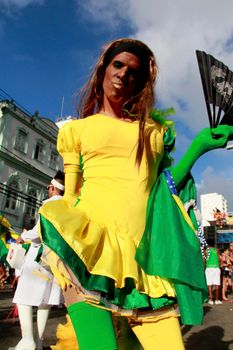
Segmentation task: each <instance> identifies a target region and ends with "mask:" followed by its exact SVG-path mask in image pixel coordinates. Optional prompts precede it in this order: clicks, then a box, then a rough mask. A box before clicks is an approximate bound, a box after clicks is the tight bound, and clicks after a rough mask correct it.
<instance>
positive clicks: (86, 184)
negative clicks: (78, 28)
mask: <svg viewBox="0 0 233 350" xmlns="http://www.w3.org/2000/svg"><path fill="white" fill-rule="evenodd" d="M156 77H157V64H156V60H155V57H154V54H153V52H152V51H151V50H150V49H149V48H148V46H147V45H145V44H144V43H142V42H141V41H138V40H134V39H128V38H123V39H118V40H114V41H113V42H111V43H109V44H108V45H107V46H106V47H105V48H104V50H103V52H102V54H101V56H100V58H99V60H98V62H97V64H96V67H95V69H94V71H93V73H92V75H91V77H90V79H89V81H88V82H87V84H86V86H85V87H84V89H83V90H82V92H83V94H82V98H81V100H80V104H79V109H78V113H79V119H77V120H74V121H71V122H69V123H67V124H65V125H64V127H62V129H61V130H60V131H59V135H58V141H57V147H58V151H59V152H60V154H61V155H62V157H63V160H64V171H65V195H64V197H63V199H62V200H60V201H56V202H54V203H48V204H46V205H44V206H43V207H42V209H41V211H40V214H41V215H40V219H41V223H40V225H41V236H42V239H43V242H44V244H45V245H46V246H47V247H48V250H47V253H46V254H44V256H45V255H46V260H47V262H48V264H49V265H50V266H51V269H52V270H53V273H54V274H55V276H56V278H57V279H58V280H59V282H60V285H61V286H62V288H63V290H64V296H65V301H66V306H67V309H68V312H69V315H70V318H71V321H72V324H73V326H74V329H75V332H76V336H77V340H78V344H79V349H80V350H95V349H99V350H100V349H109V350H110V349H118V344H117V339H116V335H115V330H114V326H113V322H112V313H114V314H115V315H120V316H124V317H126V318H127V320H128V322H129V325H130V326H131V328H132V330H133V332H134V333H135V334H136V336H137V338H138V339H139V342H140V343H141V345H142V347H143V349H146V350H152V349H153V350H154V349H163V350H165V349H166V350H167V349H176V350H181V349H184V345H183V341H182V336H181V331H180V326H179V318H178V317H179V313H178V311H177V308H176V305H177V302H178V304H179V306H180V305H181V310H182V311H181V316H182V314H183V313H184V316H183V317H184V319H185V317H186V316H185V309H187V307H183V305H186V304H184V303H185V302H187V298H182V295H185V296H187V295H190V296H191V294H190V293H191V292H189V291H188V292H187V291H186V289H187V285H189V284H190V288H191V289H192V288H193V289H192V293H193V294H195V296H196V299H195V300H197V299H198V301H197V303H196V304H194V305H195V306H196V305H198V308H199V309H200V308H201V306H200V305H201V303H202V294H203V293H204V290H205V287H206V284H205V277H204V265H203V262H202V258H201V252H200V247H199V244H198V239H197V237H196V229H195V227H194V226H193V224H192V222H191V220H190V218H189V215H188V214H187V213H185V212H184V213H182V215H183V216H182V219H181V220H180V222H181V223H182V225H183V226H182V230H183V231H184V235H183V236H182V233H181V232H183V231H182V230H181V232H180V233H179V236H181V237H182V238H181V240H183V241H185V240H186V239H187V240H192V242H191V244H189V249H190V250H189V251H188V252H187V255H186V258H185V259H186V260H188V262H187V266H189V264H190V261H191V265H195V263H196V266H197V268H196V270H198V276H197V278H196V279H195V278H190V270H189V271H188V273H187V274H185V273H184V274H183V275H184V277H183V275H182V276H181V277H180V281H181V282H180V284H179V283H176V282H177V280H178V281H179V278H176V274H177V275H178V277H179V275H180V272H179V271H175V272H174V271H173V270H176V269H177V266H179V267H180V266H181V265H182V266H183V265H185V264H186V261H182V262H181V263H180V265H177V266H174V265H176V263H173V261H175V260H174V259H173V256H174V255H178V259H180V260H182V259H183V255H182V254H183V251H182V249H180V250H179V247H181V245H182V243H180V242H179V244H178V245H177V247H176V248H175V247H174V251H175V253H174V251H173V250H172V247H171V249H170V248H166V242H165V241H164V242H165V243H164V245H163V244H162V243H161V241H163V239H165V238H163V236H162V232H163V231H164V232H165V233H164V234H165V235H166V234H167V233H166V232H167V231H169V233H168V234H169V237H168V240H167V242H168V246H169V242H173V239H174V238H172V237H175V239H176V236H177V233H176V232H175V228H174V229H172V230H170V228H168V229H167V230H165V228H166V225H168V223H167V219H166V216H164V215H165V214H164V213H165V210H168V212H169V208H165V207H164V206H163V203H162V201H163V197H165V196H168V197H169V199H168V203H170V202H171V201H175V204H172V205H173V206H174V205H176V208H175V211H176V212H177V213H178V212H180V211H182V210H183V207H182V201H180V199H179V193H177V194H172V196H176V199H175V200H173V198H172V197H170V192H169V191H170V189H172V188H173V190H174V188H175V187H177V189H178V190H179V189H181V191H182V188H183V186H184V184H185V182H186V179H187V177H188V173H189V171H190V169H191V167H192V165H193V163H194V162H195V160H196V159H197V158H199V156H200V155H201V154H203V153H205V152H207V151H209V150H211V149H213V148H217V147H224V146H225V145H226V143H227V141H228V139H229V138H232V135H233V128H232V127H229V126H226V125H222V126H219V127H217V128H216V129H214V130H212V132H211V131H210V129H208V128H207V129H204V130H203V131H202V132H201V133H200V134H199V135H198V136H197V137H196V138H195V139H194V141H193V143H192V145H191V147H190V149H189V150H188V151H187V153H186V154H185V156H184V158H183V159H182V160H181V161H180V162H179V163H178V164H177V165H176V167H173V168H172V169H171V168H169V171H168V170H167V172H166V173H162V170H163V169H164V168H165V167H167V166H169V165H170V163H169V156H168V153H169V150H170V149H171V148H172V147H173V146H174V135H173V134H172V132H171V130H170V129H169V128H168V126H167V124H166V123H163V122H161V121H157V120H154V118H153V115H152V114H153V113H152V114H151V110H152V107H153V105H154V102H155V101H154V84H155V81H156ZM213 133H214V134H215V136H216V135H217V137H215V138H214V137H212V135H213ZM203 141H204V142H203ZM165 175H166V179H165ZM164 179H165V180H166V181H170V185H169V186H170V187H168V186H167V184H166V181H165V182H164ZM164 183H165V185H164ZM160 189H161V190H160ZM167 189H168V190H167ZM158 191H160V192H161V191H162V192H161V193H162V194H161V193H160V194H159V193H158V200H157V192H158ZM166 191H168V193H167V192H166ZM159 196H160V197H159ZM181 196H182V193H181ZM174 198H175V197H174ZM148 200H149V201H148ZM156 203H159V207H158V212H159V211H161V210H164V211H163V215H159V216H160V218H159V219H160V220H161V218H162V216H163V220H164V221H163V223H162V224H161V223H160V226H158V227H159V228H157V229H155V230H154V229H151V228H150V227H152V226H150V225H153V224H154V222H157V219H156V211H157V209H156V210H154V209H153V208H154V205H157V204H156ZM168 215H170V213H169V214H168ZM175 215H179V214H175ZM183 218H184V219H183ZM182 220H183V221H182ZM173 225H174V224H173ZM185 225H186V226H185ZM177 227H178V226H177ZM184 227H185V229H184ZM186 227H188V228H187V230H186ZM189 230H190V231H189ZM160 231H161V232H160ZM48 232H49V234H48ZM187 232H188V234H187ZM190 232H191V233H190ZM160 234H161V235H160ZM186 236H188V237H186ZM190 236H191V238H190ZM154 237H155V242H156V240H157V239H158V240H159V242H158V245H157V243H156V244H155V245H154V244H153V240H154ZM183 237H185V238H183ZM170 238H171V239H170ZM159 244H161V247H162V249H159V251H158V246H159ZM164 247H165V248H166V249H170V250H169V254H170V253H171V252H172V254H171V260H170V261H169V260H168V257H169V255H167V253H166V252H165V253H164V252H163V250H164V249H163V248H164ZM166 249H165V250H166ZM179 252H180V253H179ZM156 254H157V255H156ZM160 254H161V258H160ZM164 254H165V256H166V259H164V258H163V256H164ZM180 255H181V258H180V257H179V256H180ZM157 256H158V258H157ZM154 257H156V259H155V264H154ZM191 257H193V259H194V260H195V259H196V260H197V262H196V261H195V262H194V261H192V259H191ZM165 260H166V261H165ZM152 265H153V266H154V267H155V268H154V267H153V266H152ZM170 265H171V266H170ZM157 266H160V270H159V271H158V272H157ZM167 267H168V269H167ZM172 268H173V270H172ZM187 268H188V267H187ZM166 269H167V270H169V269H170V270H172V271H171V273H170V270H169V271H168V272H166V271H165V270H166ZM177 270H179V268H178V269H177ZM160 271H161V272H160ZM187 275H188V277H187V279H186V276H187ZM194 275H195V271H194ZM190 280H191V282H189V281H190ZM185 293H186V294H185ZM187 293H189V294H187ZM193 294H192V295H193ZM185 299H186V301H185ZM179 300H181V302H179ZM191 303H192V302H191ZM199 309H198V310H199ZM183 310H184V312H183ZM190 314H192V312H189V315H188V316H187V318H186V320H187V319H188V317H190V321H189V320H188V321H187V322H188V323H192V320H191V318H192V315H191V316H190ZM199 319H201V317H199ZM199 319H198V320H199ZM194 323H195V322H194Z"/></svg>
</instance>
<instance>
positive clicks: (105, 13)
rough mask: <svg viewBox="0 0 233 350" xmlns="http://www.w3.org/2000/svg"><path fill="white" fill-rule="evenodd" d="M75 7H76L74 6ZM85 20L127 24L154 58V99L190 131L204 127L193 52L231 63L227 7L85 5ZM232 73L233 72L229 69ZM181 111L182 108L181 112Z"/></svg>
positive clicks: (96, 1)
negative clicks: (156, 72)
mask: <svg viewBox="0 0 233 350" xmlns="http://www.w3.org/2000/svg"><path fill="white" fill-rule="evenodd" d="M78 2H79V1H78ZM83 3H84V5H83V6H84V9H86V11H88V16H91V18H90V20H93V19H94V20H96V21H99V22H103V23H104V24H108V26H109V28H111V27H112V26H114V27H115V26H116V24H117V23H119V19H122V20H127V22H128V23H129V24H130V25H131V27H132V28H133V30H134V36H135V37H137V38H138V39H141V40H142V41H144V42H146V43H147V44H148V45H149V46H150V47H151V48H152V50H153V51H154V52H155V54H156V57H157V61H158V64H159V71H160V74H159V80H158V86H157V95H158V97H159V101H160V102H162V103H163V104H164V106H165V107H170V106H172V107H174V108H175V109H176V112H177V116H178V118H179V119H180V120H182V121H183V122H184V123H185V124H186V125H187V126H188V127H189V128H190V130H193V131H197V130H200V128H202V127H203V126H207V125H208V118H207V112H206V109H205V102H204V95H203V92H202V86H201V80H200V75H199V70H198V65H197V60H196V54H195V50H196V49H199V50H203V51H206V52H207V53H211V54H212V55H214V56H215V57H216V58H218V59H219V60H221V61H223V62H224V63H225V64H229V65H232V62H233V45H232V44H231V41H233V21H232V13H233V2H232V0H224V1H223V2H222V3H221V4H220V3H219V1H217V0H205V1H202V0H196V1H187V0H176V1H168V0H167V1H164V0H144V1H135V0H110V1H109V0H102V1H100V0H89V1H88V0H87V1H85V2H83ZM231 68H233V67H231ZM184 107H185V108H184Z"/></svg>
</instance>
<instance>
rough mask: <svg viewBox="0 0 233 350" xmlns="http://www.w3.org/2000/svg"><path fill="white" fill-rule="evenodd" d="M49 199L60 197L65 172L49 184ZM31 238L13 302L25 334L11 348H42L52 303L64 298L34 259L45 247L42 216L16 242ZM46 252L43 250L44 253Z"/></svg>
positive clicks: (56, 284) (52, 280)
mask: <svg viewBox="0 0 233 350" xmlns="http://www.w3.org/2000/svg"><path fill="white" fill-rule="evenodd" d="M47 189H48V199H46V200H44V201H43V205H44V204H45V203H48V202H50V201H55V200H59V199H61V198H62V196H63V194H64V189H65V187H64V173H63V172H60V171H59V172H58V173H57V174H56V175H55V176H54V178H53V179H52V181H51V183H50V184H49V185H48V186H47ZM24 242H31V244H30V248H29V250H28V252H27V254H26V258H25V261H24V264H23V266H22V269H21V273H20V277H19V281H18V284H17V288H16V290H15V294H14V297H13V303H15V304H17V308H18V313H19V320H20V327H21V333H22V338H21V340H20V341H19V342H18V344H17V345H16V346H15V347H10V348H9V350H35V349H37V350H42V349H43V346H42V342H43V334H44V331H45V328H46V323H47V320H48V317H49V311H50V308H51V306H52V305H59V304H61V302H62V301H63V297H62V293H61V288H60V287H59V285H58V283H57V281H56V280H55V278H54V277H53V275H52V274H51V273H50V272H49V271H47V270H45V269H44V267H43V266H42V263H41V262H40V263H38V262H37V261H35V259H37V256H38V254H39V252H40V250H41V248H42V244H41V239H40V235H39V220H38V221H37V223H36V225H35V226H34V227H33V228H32V229H31V230H24V231H23V232H22V234H21V236H20V237H19V238H18V240H17V243H18V244H22V243H24ZM42 254H43V253H42ZM33 307H37V337H34V334H33Z"/></svg>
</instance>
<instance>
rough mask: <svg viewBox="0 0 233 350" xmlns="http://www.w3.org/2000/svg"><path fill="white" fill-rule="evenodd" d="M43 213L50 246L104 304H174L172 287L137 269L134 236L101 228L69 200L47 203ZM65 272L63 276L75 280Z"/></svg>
mask: <svg viewBox="0 0 233 350" xmlns="http://www.w3.org/2000/svg"><path fill="white" fill-rule="evenodd" d="M40 214H41V235H42V239H43V241H44V243H45V244H46V245H47V246H48V247H50V248H51V249H52V250H53V251H54V252H55V253H56V255H57V259H59V258H60V259H61V260H62V261H63V262H64V263H65V264H66V265H67V266H68V267H69V268H70V269H71V270H72V272H73V273H74V274H75V276H76V277H77V279H78V281H79V283H80V284H81V286H82V287H83V288H84V289H85V290H89V291H96V292H100V293H101V297H100V299H101V301H100V304H101V302H102V303H103V306H105V307H106V306H107V305H108V303H112V304H114V305H117V306H119V307H120V308H123V309H137V308H149V309H150V310H151V309H157V308H160V307H163V306H168V305H172V304H174V300H175V293H174V288H173V286H172V284H171V282H170V281H169V280H168V279H166V278H161V277H158V276H150V275H148V274H146V273H145V272H144V271H143V269H141V267H140V266H139V265H138V264H137V262H136V260H135V254H136V249H137V246H136V243H134V241H133V240H132V237H129V236H127V235H123V234H119V232H113V231H111V229H109V228H107V227H104V226H101V225H100V224H99V223H97V222H95V221H92V220H90V219H89V218H88V216H87V215H86V213H85V212H84V211H82V210H80V208H78V206H77V207H70V206H69V204H68V203H67V202H65V201H64V200H59V201H56V202H52V203H47V204H45V205H44V206H43V207H42V208H41V211H40ZM53 265H54V263H53ZM55 265H56V263H55ZM64 271H65V269H63V277H64V278H68V279H69V274H68V273H67V275H66V276H65V273H64ZM57 273H59V272H58V269H57ZM56 277H57V276H56ZM60 279H61V278H60ZM58 280H59V277H58Z"/></svg>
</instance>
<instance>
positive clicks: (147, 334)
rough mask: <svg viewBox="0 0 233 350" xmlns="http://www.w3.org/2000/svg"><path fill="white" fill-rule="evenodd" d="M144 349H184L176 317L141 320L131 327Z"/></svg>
mask: <svg viewBox="0 0 233 350" xmlns="http://www.w3.org/2000/svg"><path fill="white" fill-rule="evenodd" d="M132 330H133V332H134V333H135V334H136V336H137V338H138V340H139V341H140V343H141V345H142V347H143V349H144V350H152V349H153V350H168V349H176V350H184V349H185V348H184V343H183V339H182V335H181V330H180V325H179V320H178V318H177V317H169V318H164V319H161V320H159V321H157V322H152V323H149V322H142V323H141V324H138V325H135V326H133V327H132Z"/></svg>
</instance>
